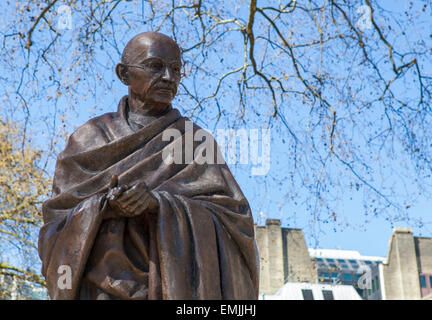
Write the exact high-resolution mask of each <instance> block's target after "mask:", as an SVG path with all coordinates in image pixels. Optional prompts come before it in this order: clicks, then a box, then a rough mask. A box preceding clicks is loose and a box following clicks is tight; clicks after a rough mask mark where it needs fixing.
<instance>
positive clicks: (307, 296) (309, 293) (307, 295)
mask: <svg viewBox="0 0 432 320" xmlns="http://www.w3.org/2000/svg"><path fill="white" fill-rule="evenodd" d="M302 294H303V300H313V299H314V297H313V293H312V290H309V289H302Z"/></svg>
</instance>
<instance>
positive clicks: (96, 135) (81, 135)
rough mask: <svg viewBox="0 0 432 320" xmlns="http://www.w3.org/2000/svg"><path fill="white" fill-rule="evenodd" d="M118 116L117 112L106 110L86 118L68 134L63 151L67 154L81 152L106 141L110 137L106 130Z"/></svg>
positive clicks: (108, 129)
mask: <svg viewBox="0 0 432 320" xmlns="http://www.w3.org/2000/svg"><path fill="white" fill-rule="evenodd" d="M118 118H119V116H118V113H117V112H108V113H105V114H103V115H100V116H97V117H94V118H92V119H90V120H88V121H87V122H86V123H84V124H83V125H81V126H80V127H78V128H77V129H76V130H75V131H74V132H73V133H72V134H71V135H70V136H69V138H68V140H67V142H66V148H65V150H64V152H65V153H67V154H71V153H76V152H82V151H85V150H87V149H89V148H94V147H98V146H101V145H104V144H106V143H108V142H109V141H110V138H109V136H108V134H107V132H109V131H110V128H111V127H112V126H113V124H115V123H116V122H117V121H118Z"/></svg>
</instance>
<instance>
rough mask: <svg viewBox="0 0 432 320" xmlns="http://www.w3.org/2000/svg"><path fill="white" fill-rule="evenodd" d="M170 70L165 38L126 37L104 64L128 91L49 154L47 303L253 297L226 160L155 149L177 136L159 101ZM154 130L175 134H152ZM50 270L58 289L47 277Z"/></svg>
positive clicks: (246, 240) (175, 75)
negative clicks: (183, 157)
mask: <svg viewBox="0 0 432 320" xmlns="http://www.w3.org/2000/svg"><path fill="white" fill-rule="evenodd" d="M180 71H181V53H180V49H179V47H178V45H177V44H176V43H175V42H174V41H173V40H172V39H171V38H169V37H167V36H165V35H163V34H160V33H156V32H146V33H141V34H139V35H137V36H135V37H134V38H133V39H132V40H131V41H130V42H129V43H128V44H127V46H126V47H125V49H124V52H123V55H122V61H121V63H119V64H118V65H117V67H116V73H117V75H118V77H119V79H120V80H121V81H122V83H124V84H125V85H127V86H128V88H129V93H128V95H127V96H124V97H123V98H122V99H121V100H120V102H119V106H118V110H117V112H112V113H106V114H104V115H102V116H99V117H96V118H94V119H91V120H89V121H88V122H87V123H85V124H84V125H82V126H81V127H80V128H78V129H77V130H76V131H75V132H74V133H73V134H72V135H71V136H70V137H69V139H68V142H67V145H66V147H65V149H64V151H63V152H61V153H60V155H59V156H58V159H57V164H56V169H55V175H54V182H53V190H52V196H51V198H50V199H48V200H47V201H46V202H45V203H44V205H43V218H44V225H43V227H42V228H41V230H40V234H39V255H40V257H41V259H42V262H43V265H42V273H43V275H44V276H45V278H46V281H47V284H48V291H49V295H50V297H51V298H52V299H257V297H258V267H257V251H256V245H255V239H254V228H253V219H252V213H251V209H250V207H249V203H248V201H247V199H246V198H245V196H244V195H243V193H242V191H241V189H240V188H239V186H238V184H237V183H236V181H235V179H234V178H233V176H232V174H231V172H230V170H229V168H228V166H227V165H226V164H225V163H223V164H218V163H217V161H214V163H198V162H197V161H196V159H194V160H193V161H191V162H190V163H187V162H186V161H185V163H180V164H179V163H167V162H166V161H164V159H163V157H162V153H163V150H164V148H166V147H167V146H169V145H170V144H174V143H179V144H181V145H183V146H184V145H185V137H186V136H187V132H186V129H187V126H186V125H185V123H186V122H187V121H189V119H187V118H185V117H183V116H182V115H181V114H180V112H179V111H178V110H177V109H175V108H173V107H172V105H171V101H172V100H173V99H174V97H175V95H176V93H177V87H178V85H179V82H180V78H181V75H180ZM166 129H177V130H179V131H180V132H181V137H179V138H177V139H174V140H173V141H164V140H163V139H162V135H163V132H164V130H166ZM199 129H200V128H199V127H198V126H197V125H195V124H193V126H192V130H193V132H196V131H197V130H199ZM201 143H202V142H199V141H198V142H197V141H195V142H194V143H193V148H194V150H196V149H197V148H198V147H199V146H200V144H201ZM215 148H216V149H217V145H216V143H215ZM183 150H185V148H183ZM62 266H67V267H68V268H70V270H71V274H70V276H71V286H70V288H63V287H61V286H59V284H58V281H59V276H60V272H59V270H62V269H61V267H62Z"/></svg>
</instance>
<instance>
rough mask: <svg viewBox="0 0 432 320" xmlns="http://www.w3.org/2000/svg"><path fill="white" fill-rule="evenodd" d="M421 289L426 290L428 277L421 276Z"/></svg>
mask: <svg viewBox="0 0 432 320" xmlns="http://www.w3.org/2000/svg"><path fill="white" fill-rule="evenodd" d="M420 287H422V288H426V287H427V285H426V277H425V276H420Z"/></svg>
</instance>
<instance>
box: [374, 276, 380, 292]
mask: <svg viewBox="0 0 432 320" xmlns="http://www.w3.org/2000/svg"><path fill="white" fill-rule="evenodd" d="M375 285H376V289H377V290H379V289H380V286H379V281H378V276H376V277H375Z"/></svg>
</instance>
